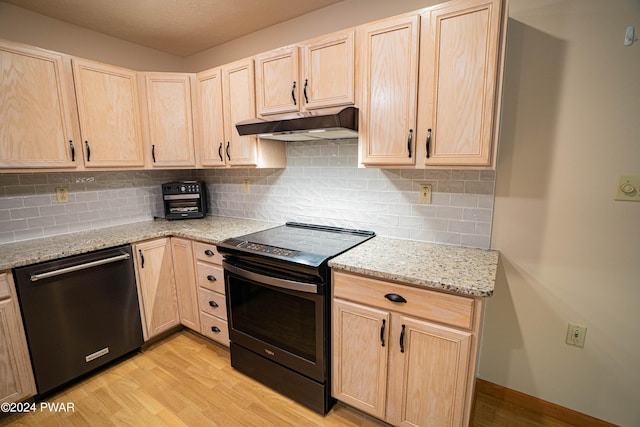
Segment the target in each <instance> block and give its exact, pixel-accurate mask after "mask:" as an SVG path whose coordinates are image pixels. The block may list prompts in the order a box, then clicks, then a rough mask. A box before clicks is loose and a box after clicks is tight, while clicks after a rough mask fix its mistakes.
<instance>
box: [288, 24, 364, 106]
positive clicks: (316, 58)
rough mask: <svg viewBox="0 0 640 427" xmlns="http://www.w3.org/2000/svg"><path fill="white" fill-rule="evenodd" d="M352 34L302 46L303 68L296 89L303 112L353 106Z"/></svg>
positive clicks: (312, 41)
mask: <svg viewBox="0 0 640 427" xmlns="http://www.w3.org/2000/svg"><path fill="white" fill-rule="evenodd" d="M354 39H355V31H354V30H353V29H352V30H348V31H343V32H339V33H334V34H331V35H329V36H323V37H320V38H317V39H314V40H310V41H308V42H306V43H304V44H303V45H302V59H303V62H302V64H303V67H302V74H301V75H300V81H299V84H298V88H300V89H301V91H302V92H301V96H302V101H303V102H304V104H303V105H304V108H306V109H307V110H314V109H317V108H326V107H337V106H341V105H345V106H346V105H353V104H354V103H355V41H354Z"/></svg>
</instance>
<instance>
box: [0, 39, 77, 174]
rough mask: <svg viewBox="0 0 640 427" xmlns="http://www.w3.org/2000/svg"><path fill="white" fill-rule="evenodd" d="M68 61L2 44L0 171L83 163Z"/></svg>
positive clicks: (14, 45)
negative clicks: (2, 169)
mask: <svg viewBox="0 0 640 427" xmlns="http://www.w3.org/2000/svg"><path fill="white" fill-rule="evenodd" d="M70 71H71V62H70V59H69V57H67V56H65V55H62V54H57V53H55V52H49V51H45V50H42V49H37V48H30V47H26V46H22V45H18V44H14V43H8V42H4V41H0V141H2V143H0V168H75V167H76V163H78V162H79V163H82V160H81V159H82V158H81V157H80V153H79V150H80V149H81V148H80V143H79V141H78V140H77V138H76V135H77V121H76V120H77V119H76V118H75V116H73V114H74V111H75V105H74V103H75V100H74V99H73V82H72V81H71V72H70Z"/></svg>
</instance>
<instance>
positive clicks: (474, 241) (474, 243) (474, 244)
mask: <svg viewBox="0 0 640 427" xmlns="http://www.w3.org/2000/svg"><path fill="white" fill-rule="evenodd" d="M460 245H461V246H467V247H471V248H480V249H489V248H490V247H491V238H490V237H489V236H476V235H472V234H463V235H461V236H460Z"/></svg>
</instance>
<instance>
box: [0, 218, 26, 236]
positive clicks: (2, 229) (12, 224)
mask: <svg viewBox="0 0 640 427" xmlns="http://www.w3.org/2000/svg"><path fill="white" fill-rule="evenodd" d="M28 228H29V224H27V220H26V219H24V218H22V219H12V220H9V221H2V222H0V233H6V232H7V231H16V230H26V229H28Z"/></svg>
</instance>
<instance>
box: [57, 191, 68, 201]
mask: <svg viewBox="0 0 640 427" xmlns="http://www.w3.org/2000/svg"><path fill="white" fill-rule="evenodd" d="M56 200H57V201H58V203H69V189H68V188H66V187H56Z"/></svg>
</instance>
